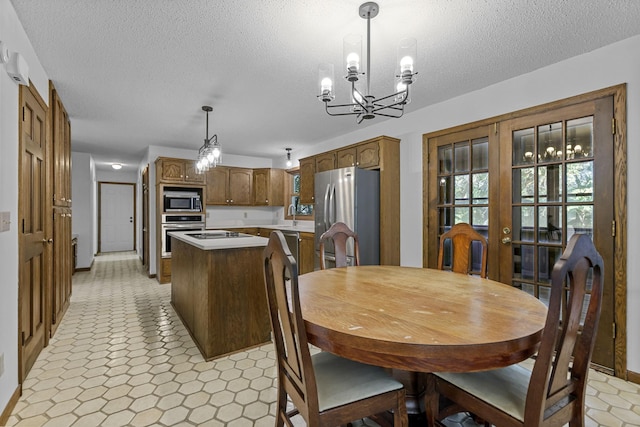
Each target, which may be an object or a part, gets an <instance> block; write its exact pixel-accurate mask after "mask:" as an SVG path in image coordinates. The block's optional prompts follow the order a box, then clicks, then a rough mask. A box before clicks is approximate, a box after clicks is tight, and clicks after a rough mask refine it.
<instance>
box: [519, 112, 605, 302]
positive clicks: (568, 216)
mask: <svg viewBox="0 0 640 427" xmlns="http://www.w3.org/2000/svg"><path fill="white" fill-rule="evenodd" d="M592 146H593V116H587V117H581V118H577V119H570V120H565V121H554V122H551V123H542V124H537V125H535V126H530V127H527V128H523V129H517V130H514V131H512V141H511V152H512V165H511V176H512V182H511V192H512V208H511V211H512V218H511V225H512V233H511V239H512V241H511V250H512V257H513V274H512V284H513V286H516V287H518V288H520V289H522V290H524V291H525V292H528V293H530V294H531V295H534V296H536V297H538V298H540V299H541V300H542V301H544V302H547V301H548V296H549V294H550V279H551V271H552V270H553V265H554V264H555V262H556V261H557V260H558V259H559V258H560V255H561V254H562V251H563V250H564V248H565V246H566V244H567V240H568V239H569V237H570V236H571V235H572V234H574V233H576V232H580V233H586V234H589V235H590V236H593V215H592V212H593V202H594V200H593V181H594V174H593V149H592ZM576 230H579V231H576Z"/></svg>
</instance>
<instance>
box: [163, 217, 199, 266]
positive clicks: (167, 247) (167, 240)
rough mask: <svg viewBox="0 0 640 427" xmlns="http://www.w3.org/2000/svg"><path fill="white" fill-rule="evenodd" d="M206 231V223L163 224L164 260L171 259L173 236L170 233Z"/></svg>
mask: <svg viewBox="0 0 640 427" xmlns="http://www.w3.org/2000/svg"><path fill="white" fill-rule="evenodd" d="M202 230H204V223H196V224H194V223H190V224H180V223H177V224H176V223H168V224H162V258H170V257H171V236H169V234H168V233H169V232H170V231H202Z"/></svg>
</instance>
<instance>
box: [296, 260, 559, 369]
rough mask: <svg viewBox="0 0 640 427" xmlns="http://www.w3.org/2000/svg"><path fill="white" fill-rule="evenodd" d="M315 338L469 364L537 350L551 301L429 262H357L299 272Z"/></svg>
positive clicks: (408, 359) (398, 365) (347, 353)
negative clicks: (433, 266) (419, 265)
mask: <svg viewBox="0 0 640 427" xmlns="http://www.w3.org/2000/svg"><path fill="white" fill-rule="evenodd" d="M298 280H299V291H300V304H301V308H302V316H303V318H304V320H305V327H306V331H307V337H308V340H309V342H310V343H311V344H313V345H315V346H317V347H319V348H321V349H323V350H325V351H329V352H331V353H334V354H337V355H339V356H343V357H346V358H349V359H353V360H357V361H360V362H364V363H369V364H373V365H378V366H383V367H387V368H393V369H400V370H405V371H416V372H467V371H477V370H486V369H493V368H499V367H503V366H507V365H511V364H514V363H518V362H520V361H522V360H524V359H526V358H527V357H529V356H531V355H532V354H534V353H535V351H536V350H537V347H538V343H539V342H540V338H541V335H542V329H543V327H544V322H545V317H546V314H547V308H546V306H545V305H544V304H543V303H542V302H540V301H539V300H538V299H536V298H535V297H533V296H531V295H529V294H527V293H525V292H523V291H522V290H519V289H517V288H515V287H512V286H509V285H505V284H502V283H499V282H495V281H492V280H488V279H482V278H479V277H476V276H469V275H464V274H458V273H451V272H448V271H441V270H434V269H428V268H413V267H399V266H359V267H345V268H334V269H329V270H319V271H315V272H312V273H307V274H303V275H301V276H299V278H298Z"/></svg>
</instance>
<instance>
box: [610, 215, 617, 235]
mask: <svg viewBox="0 0 640 427" xmlns="http://www.w3.org/2000/svg"><path fill="white" fill-rule="evenodd" d="M611 237H616V220H615V219H614V220H613V221H611Z"/></svg>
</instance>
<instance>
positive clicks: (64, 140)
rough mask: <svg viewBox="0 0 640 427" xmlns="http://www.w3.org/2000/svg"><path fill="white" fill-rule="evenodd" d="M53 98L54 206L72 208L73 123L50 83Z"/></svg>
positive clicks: (51, 116) (51, 127)
mask: <svg viewBox="0 0 640 427" xmlns="http://www.w3.org/2000/svg"><path fill="white" fill-rule="evenodd" d="M49 92H50V94H51V95H50V96H51V109H50V113H49V114H50V123H51V126H50V132H51V146H52V150H53V156H52V157H53V161H52V163H51V164H52V175H51V176H52V180H53V205H54V206H62V207H70V206H71V123H70V122H69V115H68V114H67V110H65V108H64V105H63V104H62V101H61V100H60V97H59V96H58V91H57V90H56V89H55V87H54V86H53V82H49Z"/></svg>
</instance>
